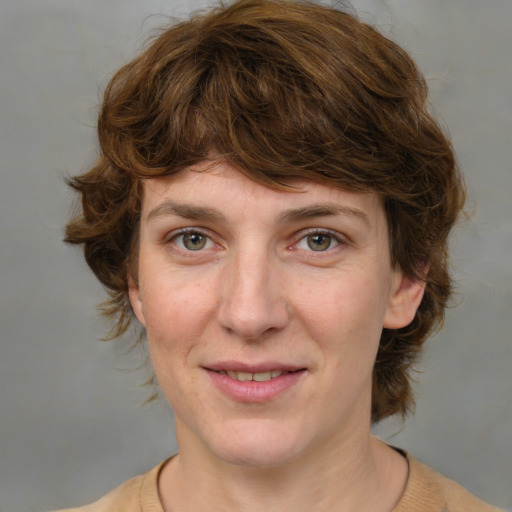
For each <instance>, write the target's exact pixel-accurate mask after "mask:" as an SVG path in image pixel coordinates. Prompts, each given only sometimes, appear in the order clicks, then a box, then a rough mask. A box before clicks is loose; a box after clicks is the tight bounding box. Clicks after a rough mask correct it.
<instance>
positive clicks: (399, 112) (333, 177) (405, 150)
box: [65, 0, 465, 422]
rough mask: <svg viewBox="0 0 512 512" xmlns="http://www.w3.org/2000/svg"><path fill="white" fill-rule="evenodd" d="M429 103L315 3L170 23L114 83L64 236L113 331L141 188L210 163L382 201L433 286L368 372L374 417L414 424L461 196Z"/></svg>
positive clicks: (378, 43)
mask: <svg viewBox="0 0 512 512" xmlns="http://www.w3.org/2000/svg"><path fill="white" fill-rule="evenodd" d="M426 96H427V86H426V84H425V80H424V78H423V76H422V74H421V72H420V71H419V70H418V68H417V67H416V65H415V64H414V62H413V61H412V60H411V58H410V57H409V56H408V55H407V53H406V52H405V51H404V50H403V49H402V48H400V47H399V46H398V45H397V44H395V43H394V42H392V41H391V40H389V39H387V38H386V37H384V36H383V35H381V34H380V33H379V32H377V31H376V30H375V29H373V28H372V27H370V26H369V25H367V24H365V23H362V22H361V21H359V20H357V19H356V17H354V16H353V15H351V14H348V13H345V12H341V11H339V10H334V9H332V8H328V7H324V6H320V5H317V4H313V3H302V2H301V3H292V2H288V1H281V0H241V1H238V2H236V3H233V4H231V5H228V6H223V5H221V6H220V7H218V8H215V9H213V10H210V11H208V12H206V13H203V14H195V15H192V17H191V18H190V19H189V20H187V21H184V22H181V23H178V24H175V25H172V26H170V27H167V28H165V29H162V30H161V31H160V32H159V33H158V34H157V35H156V36H155V37H154V38H153V39H152V40H151V41H149V42H148V45H147V47H146V48H145V50H144V51H143V52H142V53H141V54H140V55H139V56H138V57H136V58H135V59H134V60H132V61H131V62H130V63H128V64H127V65H126V66H124V67H123V68H121V69H120V70H119V71H118V72H117V73H116V74H115V75H114V77H113V78H112V80H111V81H110V83H109V85H108V87H107V88H106V91H105V95H104V100H103V105H102V110H101V114H100V117H99V123H98V134H99V141H100V155H99V159H98V161H97V163H96V165H95V166H94V167H93V168H92V169H91V170H90V171H88V172H87V173H85V174H83V175H82V176H78V177H75V178H72V179H71V180H70V182H69V183H70V185H71V187H72V188H73V189H74V190H75V191H77V192H78V193H79V194H80V195H81V206H82V207H81V211H80V212H78V213H77V215H76V216H75V217H74V218H73V219H72V220H71V221H70V222H69V224H68V225H67V229H66V238H65V241H66V242H68V243H71V244H83V245H84V252H85V258H86V260H87V263H88V264H89V266H90V267H91V269H92V270H93V272H94V273H95V275H96V276H97V278H98V279H99V280H100V281H101V283H103V285H104V286H105V288H106V289H107V290H108V293H109V294H110V299H109V300H108V301H107V302H106V303H104V313H105V314H106V315H107V316H108V317H110V318H111V319H113V320H114V324H113V325H114V326H113V329H112V331H111V333H110V335H109V337H110V338H115V337H118V336H121V335H122V334H124V333H125V332H126V330H127V328H128V327H129V325H130V323H131V322H132V320H133V318H134V315H133V312H132V310H131V307H130V304H129V301H128V295H127V291H128V274H129V272H132V275H134V274H135V273H136V270H134V269H135V268H136V259H137V241H138V223H139V216H140V211H141V198H142V186H141V184H142V181H143V180H144V179H146V178H153V177H157V176H169V175H173V174H176V173H178V172H180V171H181V170H183V169H184V168H186V167H188V166H191V165H194V164H197V163H199V162H202V161H205V160H209V159H210V158H211V156H212V155H214V156H215V158H216V159H219V158H220V159H224V160H226V161H229V162H230V163H231V164H233V165H235V166H236V167H237V168H238V169H239V170H240V172H242V173H244V174H245V175H247V176H249V177H250V178H251V179H253V180H255V181H257V182H259V183H262V184H264V185H267V186H269V187H273V188H278V189H286V188H287V184H288V183H289V181H290V179H291V178H299V179H303V180H310V181H313V182H318V183H323V184H326V185H329V186H333V187H339V188H342V189H346V190H350V191H361V192H374V193H377V194H378V195H379V196H380V197H381V198H382V201H383V205H384V208H385V212H386V215H387V220H388V224H389V237H390V246H391V257H392V262H393V265H395V266H396V267H399V268H400V269H401V270H402V272H403V273H404V274H405V275H406V276H409V277H413V278H415V279H418V280H424V281H425V282H426V288H425V295H424V297H423V300H422V302H421V305H420V306H419V309H418V311H417V314H416V316H415V318H414V320H413V322H412V323H411V324H410V325H409V326H407V327H405V328H402V329H397V330H388V329H384V330H383V333H382V337H381V341H380V349H379V352H378V355H377V361H376V363H375V369H374V379H373V397H372V420H373V421H374V422H376V421H379V420H381V419H383V418H385V417H387V416H389V415H391V414H394V413H397V412H398V413H402V414H405V413H406V412H407V411H408V410H409V409H410V408H411V406H412V405H413V402H414V401H413V393H412V389H411V385H410V370H411V365H412V364H413V363H414V362H415V360H416V359H417V357H418V355H419V353H420V351H421V347H422V344H423V342H424V341H425V339H426V338H427V337H428V336H429V335H430V334H431V333H432V332H433V331H434V330H435V329H436V328H438V327H439V326H440V325H441V323H442V321H443V317H444V309H445V307H446V305H447V301H448V299H449V297H450V293H451V278H450V275H449V272H448V261H447V257H448V252H447V238H448V234H449V232H450V230H451V228H452V226H453V225H454V223H455V221H456V220H457V218H458V216H459V214H460V211H461V209H462V206H463V203H464V196H465V193H464V184H463V181H462V178H461V176H460V174H459V172H458V170H457V166H456V163H455V159H454V155H453V152H452V148H451V145H450V142H449V141H448V140H447V138H446V137H445V135H444V134H443V132H442V130H441V129H440V127H439V125H438V124H437V123H436V121H435V120H434V119H433V118H432V116H431V114H430V113H429V110H428V106H427V102H426ZM426 268H428V273H425V269H426ZM425 274H426V275H425ZM134 277H135V278H136V275H135V276H134Z"/></svg>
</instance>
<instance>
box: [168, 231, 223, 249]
mask: <svg viewBox="0 0 512 512" xmlns="http://www.w3.org/2000/svg"><path fill="white" fill-rule="evenodd" d="M186 235H198V236H200V237H202V238H203V239H204V240H205V244H208V243H210V244H212V245H218V244H215V242H214V241H213V240H212V237H211V236H209V235H208V234H206V233H205V232H204V231H202V230H201V229H198V228H182V229H180V230H178V231H177V232H175V233H172V234H171V236H170V237H169V238H168V239H167V240H166V243H169V242H171V243H173V244H174V245H175V246H177V247H178V249H179V250H181V251H183V252H191V253H193V252H200V251H201V250H203V249H204V248H205V247H204V246H203V247H199V248H198V249H197V250H194V249H187V248H186V247H180V246H179V245H178V244H177V242H176V241H177V240H178V239H179V238H180V237H185V236H186ZM181 245H183V246H184V241H182V243H181ZM208 248H210V247H208Z"/></svg>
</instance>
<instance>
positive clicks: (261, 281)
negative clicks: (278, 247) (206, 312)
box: [219, 250, 289, 340]
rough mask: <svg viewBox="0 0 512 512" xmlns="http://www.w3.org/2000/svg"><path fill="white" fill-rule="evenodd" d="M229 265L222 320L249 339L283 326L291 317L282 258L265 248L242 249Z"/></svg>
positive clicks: (223, 323) (241, 335)
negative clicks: (281, 277)
mask: <svg viewBox="0 0 512 512" xmlns="http://www.w3.org/2000/svg"><path fill="white" fill-rule="evenodd" d="M231 263H232V264H231V265H230V266H229V268H226V269H225V273H224V276H223V278H224V283H223V293H222V296H223V299H222V303H221V305H220V308H219V322H220V324H221V325H222V327H223V328H224V329H227V330H228V331H229V332H231V333H232V334H235V335H237V336H238V337H240V338H243V339H245V340H257V339H260V338H261V337H262V336H263V335H267V334H269V333H270V332H277V331H279V330H282V329H283V328H284V327H286V325H287V324H288V321H289V310H288V305H287V303H286V300H285V297H284V289H283V286H282V279H280V274H281V272H280V269H279V265H278V262H276V261H273V260H272V257H271V256H269V255H268V254H267V253H266V252H264V251H258V252H257V251H250V250H249V251H245V252H243V253H239V254H238V255H237V256H236V257H235V258H234V259H233V260H232V262H231Z"/></svg>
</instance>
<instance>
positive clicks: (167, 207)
mask: <svg viewBox="0 0 512 512" xmlns="http://www.w3.org/2000/svg"><path fill="white" fill-rule="evenodd" d="M167 215H176V216H178V217H183V218H184V219H190V220H195V221H206V220H210V221H225V220H226V217H225V216H224V215H223V214H222V213H221V212H220V211H219V210H216V209H214V208H207V207H204V206H193V205H190V204H184V203H176V202H174V201H165V202H164V203H162V204H160V205H158V206H156V207H155V208H153V209H152V210H151V211H150V212H149V214H148V217H147V221H148V222H149V221H150V220H152V219H154V218H157V217H162V216H167ZM336 215H344V216H348V217H355V218H357V219H361V220H362V221H363V222H364V223H365V224H366V225H369V224H370V219H369V217H368V215H367V214H366V213H365V212H364V211H362V210H359V209H357V208H352V207H349V206H344V205H340V204H337V203H319V204H313V205H308V206H304V207H302V208H292V209H289V210H285V211H284V212H281V213H280V214H278V215H277V217H276V221H277V222H278V223H279V224H287V223H292V222H300V221H304V220H309V219H315V218H318V217H333V216H336Z"/></svg>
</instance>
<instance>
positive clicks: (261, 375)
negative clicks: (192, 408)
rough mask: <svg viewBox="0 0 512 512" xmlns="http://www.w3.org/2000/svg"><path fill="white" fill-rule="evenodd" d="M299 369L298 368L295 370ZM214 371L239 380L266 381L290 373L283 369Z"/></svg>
mask: <svg viewBox="0 0 512 512" xmlns="http://www.w3.org/2000/svg"><path fill="white" fill-rule="evenodd" d="M297 371H299V370H297ZM216 373H219V374H220V375H226V376H228V377H230V378H232V379H234V380H239V381H241V382H249V381H254V382H267V381H269V380H272V379H276V378H277V377H280V376H281V375H284V374H286V373H292V372H288V371H284V370H272V371H268V372H256V373H251V372H235V371H232V370H220V371H218V372H216Z"/></svg>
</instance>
